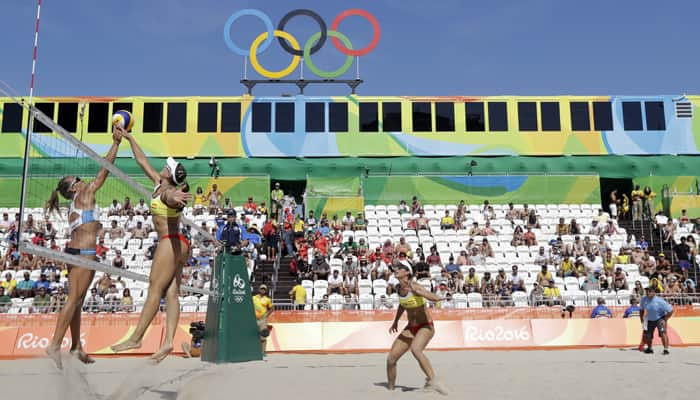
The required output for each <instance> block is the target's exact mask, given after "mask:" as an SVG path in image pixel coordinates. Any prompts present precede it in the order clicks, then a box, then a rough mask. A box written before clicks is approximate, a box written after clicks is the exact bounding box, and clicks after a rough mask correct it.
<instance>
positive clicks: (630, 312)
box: [622, 296, 642, 318]
mask: <svg viewBox="0 0 700 400" xmlns="http://www.w3.org/2000/svg"><path fill="white" fill-rule="evenodd" d="M641 311H642V309H641V308H640V307H639V300H637V297H635V296H632V298H630V306H629V307H627V309H626V310H625V314H624V315H623V316H622V318H631V317H639V314H640V313H641Z"/></svg>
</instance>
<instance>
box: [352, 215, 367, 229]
mask: <svg viewBox="0 0 700 400" xmlns="http://www.w3.org/2000/svg"><path fill="white" fill-rule="evenodd" d="M352 229H353V230H355V231H364V230H366V229H367V221H366V220H365V217H364V216H363V215H362V213H361V212H358V213H357V218H355V222H354V223H353V226H352Z"/></svg>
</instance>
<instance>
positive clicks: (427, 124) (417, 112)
mask: <svg viewBox="0 0 700 400" xmlns="http://www.w3.org/2000/svg"><path fill="white" fill-rule="evenodd" d="M432 120H433V117H432V113H431V112H430V103H413V132H431V131H432V130H433V123H432Z"/></svg>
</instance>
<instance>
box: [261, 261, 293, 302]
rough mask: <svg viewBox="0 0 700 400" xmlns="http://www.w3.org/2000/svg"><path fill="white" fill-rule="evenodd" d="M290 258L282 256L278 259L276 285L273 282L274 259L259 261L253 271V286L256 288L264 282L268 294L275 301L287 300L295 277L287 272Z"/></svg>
mask: <svg viewBox="0 0 700 400" xmlns="http://www.w3.org/2000/svg"><path fill="white" fill-rule="evenodd" d="M291 260H292V258H291V257H289V256H284V257H282V259H281V260H280V269H279V271H278V275H277V284H276V285H275V284H274V283H273V277H274V272H275V269H274V265H275V260H274V259H273V260H266V261H263V262H261V263H259V264H258V267H257V268H256V269H255V272H253V287H255V288H257V287H258V286H260V285H261V284H263V283H264V284H266V285H267V286H268V288H269V289H268V290H269V294H268V295H269V296H270V297H271V298H272V300H273V301H274V302H275V303H278V302H285V301H286V300H288V299H289V291H290V290H292V288H293V287H294V285H295V284H296V282H295V277H294V276H293V275H292V274H291V273H290V272H289V262H290V261H291Z"/></svg>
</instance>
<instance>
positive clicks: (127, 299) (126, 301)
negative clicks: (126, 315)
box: [119, 288, 134, 312]
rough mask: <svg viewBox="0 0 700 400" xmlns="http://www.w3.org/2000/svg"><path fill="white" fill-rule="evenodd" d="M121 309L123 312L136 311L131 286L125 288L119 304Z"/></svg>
mask: <svg viewBox="0 0 700 400" xmlns="http://www.w3.org/2000/svg"><path fill="white" fill-rule="evenodd" d="M119 311H121V312H133V311H134V298H133V297H131V291H130V290H129V288H124V291H123V292H122V298H121V302H120V305H119Z"/></svg>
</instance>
